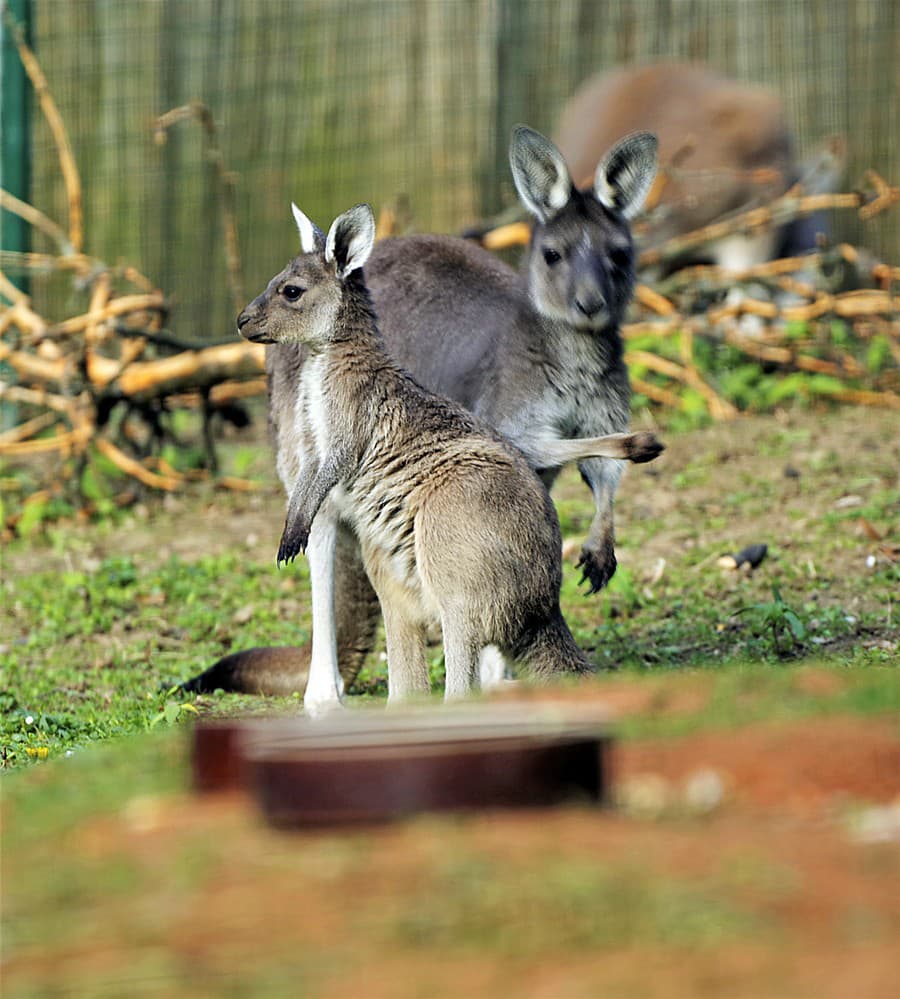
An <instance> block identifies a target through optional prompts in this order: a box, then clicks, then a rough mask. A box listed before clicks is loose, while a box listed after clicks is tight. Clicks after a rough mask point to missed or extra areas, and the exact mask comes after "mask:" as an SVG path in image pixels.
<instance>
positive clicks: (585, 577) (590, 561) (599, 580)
mask: <svg viewBox="0 0 900 999" xmlns="http://www.w3.org/2000/svg"><path fill="white" fill-rule="evenodd" d="M617 564H618V563H617V562H616V553H615V551H613V548H612V545H610V546H609V547H608V548H604V549H601V550H599V551H597V550H594V549H592V548H582V549H581V558H580V559H579V560H578V568H579V569H581V580H580V582H582V583H587V584H588V589H587V593H586V594H585V596H590V595H591V594H592V593H597V592H598V591H599V590H602V589H603V587H604V586H606V584H607V583H608V582H609V581H610V580H611V579H612V578H613V576H614V575H615V572H616V565H617Z"/></svg>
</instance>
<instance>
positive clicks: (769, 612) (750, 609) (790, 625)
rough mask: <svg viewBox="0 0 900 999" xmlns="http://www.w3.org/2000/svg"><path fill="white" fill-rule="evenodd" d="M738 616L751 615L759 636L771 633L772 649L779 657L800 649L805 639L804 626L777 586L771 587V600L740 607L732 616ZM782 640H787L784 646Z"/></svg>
mask: <svg viewBox="0 0 900 999" xmlns="http://www.w3.org/2000/svg"><path fill="white" fill-rule="evenodd" d="M739 614H751V615H752V616H753V618H752V622H751V623H752V625H753V626H755V630H757V631H758V632H759V633H760V634H761V633H763V632H765V631H771V633H772V648H773V650H774V651H775V652H776V653H777V654H779V655H782V654H785V653H788V652H792V651H794V649H796V648H800V647H802V645H803V640H804V639H805V638H806V626H805V625H804V623H803V621H802V620H801V619H800V616H799V615H798V614H797V612H796V611H794V610H793V609H792V608H791V607H790V605H789V604H788V603H787V602H786V601H785V599H784V597H782V595H781V590H779V588H778V587H777V586H773V587H772V599H771V600H769V601H765V602H763V603H758V604H750V605H749V606H747V607H741V608H740V609H739V610H737V611H735V612H734V615H733V616H734V617H737V616H738V615H739ZM784 639H786V640H787V642H786V644H785V642H784Z"/></svg>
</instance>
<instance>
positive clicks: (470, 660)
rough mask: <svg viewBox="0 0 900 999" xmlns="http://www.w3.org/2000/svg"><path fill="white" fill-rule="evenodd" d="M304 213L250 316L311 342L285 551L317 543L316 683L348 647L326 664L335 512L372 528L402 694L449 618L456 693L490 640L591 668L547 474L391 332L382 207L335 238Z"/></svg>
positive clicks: (278, 336) (294, 438)
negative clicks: (564, 587)
mask: <svg viewBox="0 0 900 999" xmlns="http://www.w3.org/2000/svg"><path fill="white" fill-rule="evenodd" d="M294 213H295V217H296V219H297V222H298V225H299V227H300V231H301V235H302V236H303V237H304V238H303V246H304V249H305V251H306V252H304V253H303V254H301V255H300V256H299V257H296V258H295V259H294V260H292V261H291V262H290V263H289V264H288V266H287V267H286V268H285V269H284V270H283V271H281V273H280V274H278V275H276V276H275V277H274V278H273V279H272V280H271V281H270V282H269V285H268V287H267V288H266V290H265V291H264V292H263V293H262V294H261V295H259V296H258V297H257V298H255V299H254V300H253V302H251V303H250V305H248V306H247V308H246V309H244V311H243V312H242V313H241V315H240V316H239V317H238V327H239V329H240V331H241V335H242V336H244V337H246V338H247V339H249V340H252V341H254V342H256V343H294V344H303V345H304V347H305V348H306V351H307V356H306V359H305V362H304V365H303V370H302V373H301V375H300V383H299V385H298V386H297V392H296V402H295V412H294V420H293V425H292V427H291V430H290V433H289V434H288V435H286V446H287V440H288V439H290V440H291V442H292V443H291V445H290V446H291V450H292V453H293V454H294V455H295V456H296V460H297V462H298V464H299V470H298V474H297V475H296V476H295V478H294V486H293V490H292V492H291V497H290V501H289V503H288V512H287V519H286V521H285V527H284V532H283V534H282V538H281V544H280V547H279V550H278V561H279V563H280V562H282V561H290V560H292V559H293V558H294V557H295V556H296V555H297V554H298V553H299V552H301V551H306V549H307V547H309V549H310V554H311V555H312V552H313V551H315V552H316V558H317V559H318V560H319V561H318V562H316V563H315V564H313V566H312V574H313V579H312V582H313V605H314V616H313V649H314V652H313V664H312V668H311V671H310V681H309V683H310V687H312V688H315V686H316V685H317V683H319V681H320V680H321V682H322V683H323V684H324V683H328V684H330V686H331V692H332V697H331V699H330V700H331V701H333V702H334V701H337V700H338V698H339V688H340V675H339V673H338V670H337V663H332V673H331V676H330V677H327V678H325V677H323V678H319V677H317V676H316V675H315V669H316V666H317V661H316V651H315V650H316V648H317V646H318V645H320V644H326V643H329V642H331V641H333V636H332V635H331V634H328V632H329V631H330V630H332V629H333V622H332V620H331V616H330V615H329V614H324V615H323V614H318V615H317V614H316V608H318V609H319V610H320V611H321V603H320V597H321V594H320V592H319V587H321V586H325V587H326V588H327V587H328V585H329V581H328V580H327V579H326V578H325V573H324V572H323V571H322V570H323V567H324V566H325V564H326V563H324V561H322V560H323V559H324V558H325V556H326V555H327V553H328V549H329V547H330V545H331V543H332V539H333V537H334V534H335V530H336V524H337V522H338V521H342V522H343V523H345V524H349V525H351V526H352V528H353V530H354V533H355V534H356V536H357V537H358V538H359V541H360V549H361V552H362V557H363V563H364V565H365V571H366V573H367V575H368V577H369V579H370V580H371V581H372V584H373V586H374V588H375V590H376V591H377V594H378V598H379V601H380V604H381V609H382V612H383V615H384V622H385V637H386V641H387V657H388V698H389V700H397V699H400V698H403V697H407V696H409V695H411V694H417V693H427V692H428V690H429V689H430V681H429V675H428V663H427V660H426V657H425V637H426V628H427V627H428V626H434V625H436V624H439V625H440V628H441V631H442V634H443V640H444V662H445V667H446V685H445V696H446V697H448V698H450V697H458V696H461V695H463V694H465V693H466V692H467V691H468V690H469V689H470V687H471V686H472V684H473V683H474V682H475V679H476V677H477V675H478V673H479V666H480V662H481V660H482V657H483V655H484V653H485V652H486V651H487V650H490V653H491V655H492V656H496V655H497V654H498V653H499V655H500V656H501V657H502V658H503V659H504V660H511V661H515V662H521V663H522V664H523V665H525V666H526V667H528V668H529V669H530V670H531V671H532V672H533V673H534V674H536V675H537V676H541V677H548V676H552V675H554V674H558V673H565V672H574V673H580V672H585V671H586V670H589V669H590V668H591V667H590V663H589V662H588V660H587V659H586V658H585V657H584V655H583V654H582V653H581V651H580V650H579V649H578V646H577V645H576V644H575V640H574V639H573V638H572V635H571V633H570V632H569V629H568V628H567V627H566V624H565V622H564V621H563V617H562V614H561V613H560V609H559V589H560V584H561V581H562V569H561V537H560V530H559V522H558V521H557V519H556V511H555V510H554V508H553V504H552V502H551V501H550V498H549V496H548V494H547V491H546V489H545V488H544V486H543V485H542V484H541V482H540V480H539V479H538V478H537V476H536V475H535V473H534V472H533V471H532V469H531V468H530V467H529V465H528V463H527V462H526V461H525V459H524V457H523V455H522V453H521V451H519V450H518V449H517V448H515V447H514V446H513V445H512V444H511V443H510V442H509V441H508V440H506V439H505V438H504V437H503V436H502V435H500V434H498V433H497V432H496V431H494V430H492V429H491V428H490V427H489V426H488V425H487V424H486V423H484V422H483V421H481V420H478V419H477V418H476V417H474V416H473V415H472V414H471V413H469V412H468V411H467V410H465V409H464V408H463V407H462V406H460V405H459V404H458V403H454V402H453V401H451V400H450V399H447V398H446V397H444V396H440V395H437V394H435V393H433V392H429V391H428V390H427V389H424V388H422V387H421V386H420V385H419V384H417V383H416V382H415V381H414V380H413V378H412V377H411V376H410V375H409V374H408V373H407V372H406V371H404V370H403V369H402V368H401V367H400V366H399V365H398V364H397V362H396V361H394V360H393V359H392V358H391V357H390V356H389V355H388V353H387V351H386V349H385V346H384V342H383V340H382V337H381V335H380V333H379V329H378V325H377V322H376V319H375V313H374V310H373V307H372V301H371V298H370V295H369V292H368V289H367V287H366V282H365V278H364V276H363V273H362V267H363V264H364V263H365V262H366V260H367V259H368V257H369V254H370V253H371V250H372V245H373V243H374V240H375V219H374V216H373V215H372V210H371V209H370V208H369V206H368V205H357V206H356V207H355V208H352V209H350V211H348V212H345V213H344V214H343V215H340V216H339V217H338V218H337V219H335V221H334V223H333V224H332V226H331V229H330V230H329V232H328V236H327V238H326V237H325V235H324V234H323V233H321V232H320V231H319V230H316V229H315V228H314V227H313V226H312V223H310V222H309V220H308V219H307V218H306V216H305V215H303V213H302V212H300V210H299V209H298V208H296V206H295V207H294ZM534 449H535V453H539V454H542V455H545V456H547V457H549V456H553V455H555V453H556V451H557V449H559V450H560V452H561V453H562V454H563V455H564V456H571V457H573V458H577V457H586V456H589V455H591V456H592V455H607V456H611V455H618V456H621V457H629V458H632V460H636V461H645V460H646V461H649V460H651V459H652V458H654V457H655V456H656V455H657V454H658V453H659V451H660V450H661V446H660V445H659V443H658V442H657V441H656V438H655V437H654V436H653V434H649V433H644V434H614V435H607V436H604V437H599V438H591V439H578V440H572V441H559V440H554V439H546V440H540V439H538V438H535V443H534ZM545 460H546V457H545ZM322 627H324V628H325V630H326V634H325V635H324V636H320V635H319V634H318V632H319V630H320V628H322ZM321 689H322V688H320V689H319V693H321ZM313 695H315V690H314V691H313ZM313 703H314V704H315V706H316V707H319V708H321V707H322V702H321V701H316V700H315V696H313Z"/></svg>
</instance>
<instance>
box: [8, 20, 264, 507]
mask: <svg viewBox="0 0 900 999" xmlns="http://www.w3.org/2000/svg"><path fill="white" fill-rule="evenodd" d="M8 23H9V25H10V28H11V30H12V32H13V34H14V36H15V37H16V40H17V44H18V48H19V53H20V56H21V58H22V61H23V64H24V66H25V68H26V71H27V72H28V75H29V78H30V79H31V82H32V85H33V86H34V90H35V93H36V95H37V97H38V99H39V101H40V105H41V109H42V111H43V113H44V116H45V118H46V120H47V122H48V124H49V126H50V129H51V131H52V134H53V137H54V141H55V143H56V149H57V153H58V156H59V163H60V169H61V173H62V177H63V181H64V185H65V190H66V201H67V215H68V218H67V223H66V225H65V226H63V225H59V224H58V223H56V222H55V221H53V220H51V219H50V218H48V217H47V216H46V215H45V214H43V213H42V212H40V211H39V210H38V209H36V208H35V207H34V206H32V205H30V204H27V203H25V202H23V201H21V200H19V199H18V198H16V197H14V196H13V195H11V194H10V193H8V192H6V191H2V190H0V207H2V208H4V209H5V210H7V211H9V212H12V213H14V214H16V215H18V216H19V217H20V218H22V219H24V220H25V221H26V222H27V223H28V224H29V225H31V226H32V227H33V229H34V230H36V231H38V232H40V233H42V234H43V235H44V236H46V237H48V238H49V239H50V240H51V241H52V243H53V245H54V247H55V250H56V252H55V253H19V252H14V251H3V252H2V256H0V261H2V266H3V267H4V268H7V267H9V268H11V269H15V270H16V271H18V272H20V273H43V274H46V273H53V272H57V273H59V272H61V273H65V274H67V275H70V276H71V278H72V279H73V280H74V282H75V285H76V287H77V288H78V289H80V290H81V291H83V292H84V293H85V294H86V296H87V300H88V304H87V308H86V310H85V311H84V312H82V313H81V314H79V315H76V316H71V317H69V318H66V319H65V320H63V321H61V322H51V321H50V320H48V319H46V318H45V317H43V316H42V315H40V314H39V313H38V312H37V311H36V309H35V307H34V305H33V303H32V301H31V299H30V298H29V297H28V296H27V295H25V294H24V293H23V292H22V291H21V290H19V289H18V288H17V287H16V286H15V285H14V284H13V282H12V281H10V280H9V278H8V277H7V276H6V274H5V273H4V272H3V270H0V295H2V296H3V298H5V299H6V300H7V301H8V302H9V303H10V304H9V305H8V306H7V307H5V308H4V310H3V312H2V313H0V334H2V337H3V339H2V341H0V364H2V365H3V366H4V369H5V371H6V372H7V375H6V377H5V378H4V379H3V380H0V403H2V402H7V403H11V404H13V405H14V412H16V413H17V414H19V415H20V419H19V422H18V423H17V424H16V425H15V426H13V427H12V428H11V429H8V430H6V431H4V432H2V433H0V458H4V457H23V456H25V457H27V456H34V455H45V456H54V455H55V456H57V457H58V458H59V459H60V460H59V461H56V462H50V463H47V466H46V467H47V469H48V474H49V475H50V476H51V477H52V478H53V480H54V481H59V480H60V479H62V480H65V479H66V478H69V479H72V480H74V481H76V482H77V481H78V478H79V477H78V472H79V470H80V469H82V468H83V467H84V465H85V463H86V462H87V460H88V459H89V456H90V455H91V454H92V452H93V451H97V452H99V453H100V454H102V455H103V456H104V457H105V458H106V459H107V460H108V461H110V462H112V464H113V465H115V466H116V467H117V468H118V469H119V470H120V472H122V473H124V475H125V476H127V477H130V478H131V479H133V480H136V481H137V482H139V483H141V484H143V485H144V486H148V487H152V488H155V489H162V490H166V491H172V490H176V489H178V488H180V487H181V486H183V485H184V484H185V483H186V482H187V481H189V480H190V479H193V478H197V477H198V474H199V476H200V477H203V476H204V475H206V474H207V473H204V472H202V471H200V472H199V473H198V472H196V471H195V472H181V471H178V470H176V469H175V468H174V467H173V466H172V465H171V464H170V463H168V462H166V461H165V460H164V459H163V458H161V457H160V456H159V452H160V450H161V445H163V444H164V443H166V442H171V443H176V444H177V443H178V441H177V440H176V438H175V432H174V430H173V429H172V426H171V423H170V421H168V420H167V419H166V414H167V413H170V412H171V411H173V410H175V409H185V408H190V409H196V410H199V411H200V412H201V413H202V416H203V422H202V426H203V439H204V445H205V449H206V466H207V469H209V470H210V471H215V470H216V469H217V461H216V454H215V449H214V444H213V432H212V420H213V418H214V417H215V416H216V414H219V413H223V412H227V411H228V407H234V406H236V405H237V404H238V402H237V401H238V400H240V399H243V398H245V397H247V396H250V395H259V394H261V393H263V392H264V391H265V379H264V378H263V377H262V372H263V368H264V358H265V353H264V350H265V349H264V348H263V347H262V346H260V345H256V344H251V343H246V342H241V341H236V342H231V341H229V342H228V343H223V344H218V345H213V346H208V345H197V346H194V345H189V344H185V343H184V342H181V341H179V340H178V339H177V338H175V337H173V336H172V335H171V334H169V333H168V332H167V331H166V330H165V328H164V324H165V321H166V317H167V315H168V311H169V309H168V303H167V301H166V299H165V296H164V295H163V293H162V292H161V291H160V290H159V289H158V288H156V287H154V285H153V284H152V282H151V281H149V280H148V279H147V278H146V277H145V276H144V275H143V274H141V273H140V272H139V271H138V270H137V269H136V268H134V267H110V266H109V265H107V264H106V263H104V262H103V261H102V260H99V259H97V258H96V257H92V256H90V255H88V254H87V253H85V252H84V250H83V245H84V232H83V225H82V218H83V213H82V194H81V182H80V178H79V173H78V169H77V166H76V163H75V160H74V157H73V155H72V150H71V147H70V144H69V140H68V136H67V133H66V129H65V127H64V124H63V122H62V119H61V117H60V115H59V112H58V109H57V107H56V104H55V102H54V100H53V97H52V95H51V93H50V90H49V88H48V86H47V81H46V79H45V77H44V74H43V72H42V70H41V68H40V66H39V64H38V62H37V60H36V59H35V57H34V54H33V53H32V52H31V50H30V49H29V48H28V46H27V45H26V44H25V41H24V39H23V37H22V34H21V31H20V30H19V28H18V25H16V24H15V22H13V21H12V20H11V19H8ZM187 118H194V119H196V120H198V121H199V122H200V123H201V125H202V126H203V127H204V129H205V131H206V134H207V139H208V152H209V153H210V160H211V162H213V164H214V166H215V167H216V168H217V172H218V175H219V178H220V181H221V185H222V190H223V195H224V197H223V198H222V204H223V206H224V207H223V211H224V215H225V233H226V249H227V253H228V267H229V276H230V278H231V284H232V295H233V298H234V301H235V304H236V309H238V308H240V307H241V306H242V305H243V291H242V288H241V285H240V258H239V255H238V252H237V238H236V227H235V225H234V215H233V210H232V195H233V179H232V178H231V176H230V175H229V174H228V173H227V171H225V170H224V168H223V166H222V162H221V157H220V156H218V157H217V156H216V154H217V152H218V150H217V148H216V145H215V129H214V125H213V119H212V115H211V114H209V112H208V110H207V109H206V108H205V107H204V106H203V105H201V104H196V103H195V104H192V105H189V106H187V107H184V108H176V109H175V110H173V111H171V112H168V113H167V114H166V115H163V116H162V117H161V118H160V119H159V120H158V122H157V131H156V135H157V141H164V140H165V135H166V130H167V129H168V128H169V127H171V126H172V125H174V124H175V123H177V122H179V121H182V120H185V119H187ZM217 482H218V484H220V485H223V486H225V487H229V488H235V489H246V488H252V487H253V483H250V482H246V481H245V480H241V479H236V478H233V477H221V478H219V479H217Z"/></svg>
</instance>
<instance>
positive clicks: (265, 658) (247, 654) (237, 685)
mask: <svg viewBox="0 0 900 999" xmlns="http://www.w3.org/2000/svg"><path fill="white" fill-rule="evenodd" d="M308 677H309V649H304V648H298V647H296V646H293V645H279V646H274V647H270V648H256V649H244V650H243V651H242V652H232V653H231V655H228V656H223V657H222V658H221V659H219V660H218V661H217V662H215V663H213V664H212V666H210V667H209V669H205V670H204V671H203V672H202V673H200V674H198V675H197V676H195V677H192V678H191V679H190V680H186V681H185V682H184V683H183V684H181V689H182V690H185V691H188V692H189V693H193V694H210V693H212V692H213V691H214V690H226V691H228V692H230V693H233V694H266V695H268V696H270V697H287V696H288V695H289V694H293V693H294V692H295V691H299V692H300V693H303V691H304V689H305V688H306V681H307V679H308Z"/></svg>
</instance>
